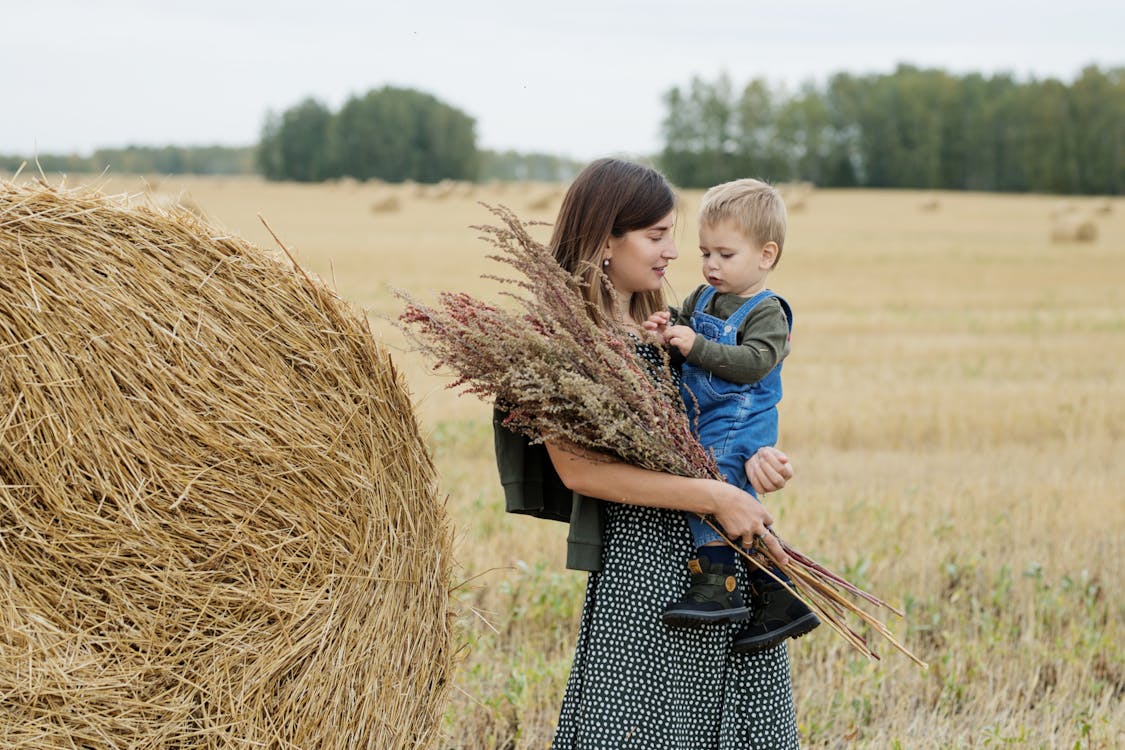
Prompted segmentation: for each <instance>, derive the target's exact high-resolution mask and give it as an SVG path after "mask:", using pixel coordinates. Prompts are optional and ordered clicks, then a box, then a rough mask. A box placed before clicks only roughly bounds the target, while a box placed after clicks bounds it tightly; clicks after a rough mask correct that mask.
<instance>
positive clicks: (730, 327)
mask: <svg viewBox="0 0 1125 750" xmlns="http://www.w3.org/2000/svg"><path fill="white" fill-rule="evenodd" d="M714 296H715V288H714V287H708V288H707V289H705V290H704V291H703V293H702V294H700V295H699V300H698V301H697V302H696V303H695V309H694V310H693V311H692V314H691V328H692V330H693V331H695V333H696V335H697V336H703V337H705V338H706V339H708V340H709V341H715V342H717V343H719V344H724V345H728V346H738V329H739V327H740V326H741V325H742V323H743V321H745V320H746V316H747V315H749V314H750V311H751V310H753V309H754V308H755V307H757V306H758V303H760V302H762V301H763V300H765V299H768V298H770V297H777V300H778V301H779V302H780V303H781V308H782V310H784V311H785V317H786V318H787V319H788V321H789V328H790V330H792V328H793V311H792V310H791V309H790V308H789V303H787V302H786V301H785V300H784V299H782V298H781V297H778V296H777V295H776V294H774V293H773V292H771V291H770V290H768V289H766V290H764V291H761V292H759V293H758V294H755V295H754V296H753V297H750V298H749V299H747V300H746V301H745V302H744V303H743V304H742V306H741V307H739V308H738V310H737V311H735V313H734V314H733V315H731V316H730V317H729V318H728V319H726V320H723V319H722V318H717V317H715V316H714V315H708V314H707V313H705V312H704V310H705V309H706V307H707V303H708V302H710V301H711V298H712V297H714ZM682 376H683V379H682V381H681V383H680V393H681V394H682V395H683V399H684V404H685V406H686V407H687V414H688V420H689V421H690V422H691V425H692V428H693V430H694V432H695V434H696V437H698V438H699V442H700V443H702V444H703V447H704V448H706V449H707V450H709V451H712V452H713V453H714V454H715V461H716V462H717V463H718V464H719V470H720V471H721V472H722V473H723V476H724V477H725V478H726V480H727V482H729V483H730V484H733V485H735V486H736V487H739V488H741V489H743V490H746V491H747V492H749V493H750V494H752V495H754V496H755V497H757V494H756V493H755V492H754V488H753V487H751V485H750V481H749V480H748V479H747V478H746V467H745V464H746V460H747V459H748V458H750V456H752V455H754V453H755V452H756V451H757V450H758V449H759V448H761V447H762V446H766V445H774V444H775V443H777V403H778V402H779V401H781V363H780V362H779V363H778V364H777V367H774V368H773V369H772V370H770V371H769V373H768V374H767V375H766V376H765V377H764V378H762V379H761V380H759V381H758V382H757V383H754V384H752V385H743V384H741V383H732V382H731V381H729V380H724V379H723V378H721V377H720V376H718V375H713V374H712V373H710V372H708V371H707V370H704V369H703V368H701V367H698V366H696V365H693V364H690V363H687V362H685V363H684V365H683V368H682ZM687 515H688V523H689V524H690V526H691V531H692V536H693V537H694V539H695V544H696V546H697V547H701V546H703V545H704V544H706V543H707V542H711V541H717V540H718V539H719V538H720V537H719V535H718V534H716V533H715V531H714V530H713V529H712V528H711V527H710V526H708V525H707V524H705V523H703V521H701V520H700V519H699V518H698V517H697V516H696V515H695V514H694V513H689V514H687Z"/></svg>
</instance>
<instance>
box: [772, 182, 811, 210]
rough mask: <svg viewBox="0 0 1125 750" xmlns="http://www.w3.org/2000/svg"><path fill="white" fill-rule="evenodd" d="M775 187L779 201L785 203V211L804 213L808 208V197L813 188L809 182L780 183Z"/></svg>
mask: <svg viewBox="0 0 1125 750" xmlns="http://www.w3.org/2000/svg"><path fill="white" fill-rule="evenodd" d="M776 187H777V190H778V192H779V193H781V199H782V200H783V201H785V210H786V211H804V210H805V209H806V208H808V204H809V196H811V195H812V193H813V189H814V188H815V186H814V185H813V183H811V182H782V183H779V184H778V185H776Z"/></svg>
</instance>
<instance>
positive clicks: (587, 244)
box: [550, 159, 676, 325]
mask: <svg viewBox="0 0 1125 750" xmlns="http://www.w3.org/2000/svg"><path fill="white" fill-rule="evenodd" d="M675 205H676V197H675V194H674V193H673V192H672V188H671V186H670V185H669V184H668V181H667V180H665V179H664V176H663V175H661V174H660V173H659V172H657V171H656V170H655V169H651V168H649V167H646V166H643V165H641V164H634V163H633V162H628V161H623V160H621V159H598V160H597V161H594V162H592V163H590V164H589V165H587V167H586V168H585V169H583V170H582V172H581V174H579V175H578V177H576V178H575V180H574V182H573V183H572V184H571V186H570V189H569V190H567V192H566V197H565V198H563V203H562V207H561V208H560V209H559V216H558V219H557V220H556V221H555V229H554V232H553V234H552V235H551V245H550V246H551V249H552V250H553V251H554V253H555V259H556V260H557V261H558V262H559V265H561V266H562V267H563V268H565V269H566V270H567V271H569V272H570V273H572V274H575V275H577V276H578V277H579V278H581V279H582V282H583V284H584V293H585V296H586V301H587V303H588V305H587V310H588V311H589V313H590V316H591V317H592V318H593V319H594V321H595V322H597V323H598V324H599V325H602V324H604V323H605V322H606V321H607V320H612V319H613V296H612V292H611V290H610V289H609V288H608V286H607V284H608V282H607V281H606V280H605V279H604V276H603V274H602V273H601V269H602V261H603V260H604V253H605V245H606V242H607V241H608V240H609V238H610V237H621V236H623V235H624V234H625V233H626V232H631V231H633V230H635V229H644V228H645V227H650V226H652V225H653V224H655V223H657V222H658V221H660V220H661V219H663V218H664V217H665V216H667V215H668V213H669V212H670V211H671V210H672V209H673V208H674V207H675ZM664 309H665V307H664V293H663V291H662V290H660V289H657V290H655V291H650V292H639V293H637V294H634V295H633V299H632V303H631V305H630V308H629V312H630V314H631V315H632V316H633V319H634V320H636V321H643V320H646V319H647V318H648V317H649V316H650V315H651V314H652V313H654V312H657V311H659V310H664Z"/></svg>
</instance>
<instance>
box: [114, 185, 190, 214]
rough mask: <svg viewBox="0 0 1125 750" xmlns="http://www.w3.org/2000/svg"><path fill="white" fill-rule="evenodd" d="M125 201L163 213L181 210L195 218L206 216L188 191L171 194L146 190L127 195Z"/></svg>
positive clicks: (131, 204)
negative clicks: (137, 193)
mask: <svg viewBox="0 0 1125 750" xmlns="http://www.w3.org/2000/svg"><path fill="white" fill-rule="evenodd" d="M127 201H128V204H129V205H130V206H148V207H149V208H153V209H156V210H157V211H159V212H160V213H164V214H167V213H178V212H182V211H183V212H187V213H189V214H191V215H192V216H195V217H196V218H197V219H206V218H207V215H206V214H205V213H204V211H203V208H202V207H201V206H200V205H199V204H198V203H196V202H195V199H193V198H192V197H191V194H189V193H180V194H178V195H172V194H170V193H160V192H155V191H153V192H150V191H147V190H146V191H145V192H144V193H141V194H139V195H133V196H129V197H128V199H127Z"/></svg>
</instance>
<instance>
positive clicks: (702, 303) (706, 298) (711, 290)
mask: <svg viewBox="0 0 1125 750" xmlns="http://www.w3.org/2000/svg"><path fill="white" fill-rule="evenodd" d="M714 296H715V287H713V286H711V285H710V284H708V285H707V288H706V289H704V290H703V291H702V292H700V293H699V299H697V300H696V301H695V307H694V308H693V309H692V311H691V314H692V315H695V314H696V313H701V312H703V311H704V310H705V309H706V308H707V303H708V302H710V301H711V298H712V297H714Z"/></svg>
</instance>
